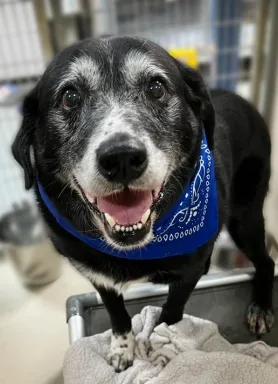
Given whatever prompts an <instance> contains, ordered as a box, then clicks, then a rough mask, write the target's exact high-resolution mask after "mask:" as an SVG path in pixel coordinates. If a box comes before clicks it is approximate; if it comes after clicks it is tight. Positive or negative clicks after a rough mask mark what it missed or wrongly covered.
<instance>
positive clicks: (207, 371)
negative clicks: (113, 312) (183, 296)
mask: <svg viewBox="0 0 278 384" xmlns="http://www.w3.org/2000/svg"><path fill="white" fill-rule="evenodd" d="M160 311H161V309H160V308H156V307H145V308H144V309H143V310H142V312H141V313H140V314H138V315H136V316H135V317H134V318H133V320H132V324H133V330H134V333H135V335H136V340H137V346H136V350H135V359H134V364H133V366H132V367H130V368H128V369H127V370H126V371H124V372H121V373H115V371H114V368H113V367H111V366H109V365H108V363H107V355H108V353H109V343H110V337H111V331H106V332H104V333H103V334H99V335H95V336H92V337H87V338H84V339H81V340H78V341H76V342H75V343H74V344H73V345H71V347H70V348H69V350H68V352H67V354H66V357H65V362H64V383H65V384H184V383H188V384H218V383H219V384H220V383H221V384H237V383H238V384H249V383H250V384H251V383H252V384H277V383H278V348H273V347H269V346H268V345H266V344H265V343H264V342H262V341H257V342H253V343H251V344H236V345H232V344H230V343H229V342H228V341H227V340H225V339H224V338H223V337H222V336H221V335H220V334H219V332H218V327H217V325H216V324H214V323H212V322H210V321H207V320H203V319H198V318H196V317H193V316H187V315H184V317H183V320H182V321H180V322H179V323H177V324H175V325H171V326H169V327H168V326H167V325H166V324H165V323H164V324H160V325H159V326H157V327H156V326H155V324H156V321H157V319H158V317H159V314H160Z"/></svg>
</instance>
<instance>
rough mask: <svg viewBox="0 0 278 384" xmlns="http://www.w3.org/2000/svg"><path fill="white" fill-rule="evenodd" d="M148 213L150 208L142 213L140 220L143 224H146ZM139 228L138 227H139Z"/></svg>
mask: <svg viewBox="0 0 278 384" xmlns="http://www.w3.org/2000/svg"><path fill="white" fill-rule="evenodd" d="M150 214H151V210H150V209H148V210H147V211H146V212H145V213H144V215H143V216H142V218H141V222H142V223H143V224H146V222H147V220H148V218H149V217H150ZM139 224H140V223H139ZM139 229H140V228H139Z"/></svg>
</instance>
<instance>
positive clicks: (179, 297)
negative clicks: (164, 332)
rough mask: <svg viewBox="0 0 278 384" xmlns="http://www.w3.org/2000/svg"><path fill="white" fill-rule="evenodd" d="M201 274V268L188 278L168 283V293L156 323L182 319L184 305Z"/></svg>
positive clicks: (172, 322) (170, 322) (173, 322)
mask: <svg viewBox="0 0 278 384" xmlns="http://www.w3.org/2000/svg"><path fill="white" fill-rule="evenodd" d="M202 275H203V270H202V271H200V273H197V274H195V276H194V277H191V278H190V280H189V281H188V280H180V281H177V282H174V283H172V284H170V285H169V294H168V298H167V301H166V303H165V304H164V305H163V308H162V312H161V315H160V318H159V321H158V324H161V323H166V324H168V325H171V324H175V323H177V322H178V321H180V320H181V319H182V316H183V310H184V306H185V304H186V302H187V300H188V299H189V296H190V295H191V293H192V291H193V289H194V288H195V286H196V284H197V283H198V281H199V279H200V278H201V276H202Z"/></svg>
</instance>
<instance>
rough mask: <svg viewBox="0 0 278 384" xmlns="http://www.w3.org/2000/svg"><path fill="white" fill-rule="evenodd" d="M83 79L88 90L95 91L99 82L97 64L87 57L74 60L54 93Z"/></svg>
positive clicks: (99, 76) (99, 75)
mask: <svg viewBox="0 0 278 384" xmlns="http://www.w3.org/2000/svg"><path fill="white" fill-rule="evenodd" d="M80 78H81V79H85V81H86V82H87V83H88V86H89V87H90V89H96V88H97V87H98V85H99V83H100V80H101V74H100V69H99V66H98V64H97V63H96V62H95V61H94V60H93V59H92V58H91V57H89V56H82V57H79V58H76V59H75V60H74V61H73V62H72V63H71V64H70V66H69V69H68V71H67V73H66V74H65V75H64V76H63V78H62V80H61V82H60V83H59V86H58V87H57V89H56V92H59V90H60V89H62V88H63V87H64V86H65V85H66V84H68V83H73V84H74V83H75V82H76V81H77V80H78V79H80Z"/></svg>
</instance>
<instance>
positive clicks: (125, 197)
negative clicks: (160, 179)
mask: <svg viewBox="0 0 278 384" xmlns="http://www.w3.org/2000/svg"><path fill="white" fill-rule="evenodd" d="M83 195H85V197H86V200H87V201H88V203H89V204H90V206H91V208H92V209H93V210H94V212H95V213H97V215H98V217H99V218H100V219H101V220H102V223H103V227H104V231H105V235H106V236H108V238H110V239H111V240H112V243H113V244H115V245H119V246H122V247H125V246H135V245H140V244H141V243H142V242H143V241H144V240H145V239H146V238H147V235H148V234H149V233H150V232H151V229H152V224H153V221H154V218H155V215H154V213H155V208H156V206H157V204H158V202H159V201H160V200H161V199H162V197H163V191H162V188H157V189H155V190H148V191H145V190H134V189H129V188H125V189H124V190H123V191H121V192H117V193H114V194H111V195H109V196H102V197H92V196H91V195H90V194H88V193H83Z"/></svg>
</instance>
